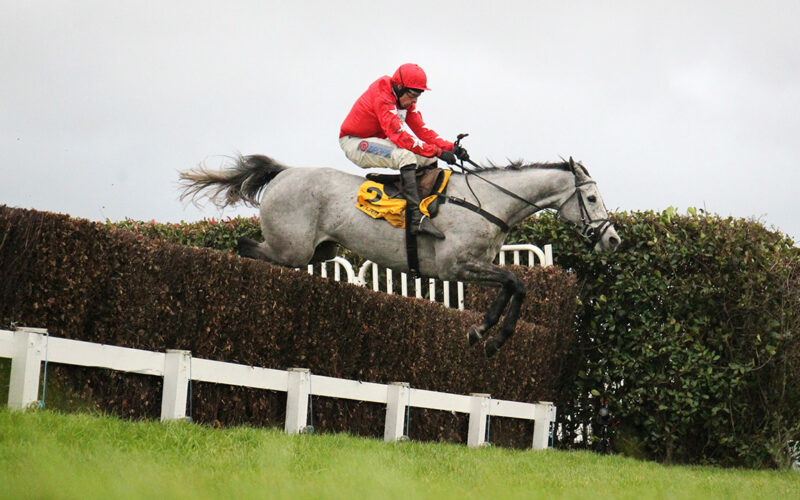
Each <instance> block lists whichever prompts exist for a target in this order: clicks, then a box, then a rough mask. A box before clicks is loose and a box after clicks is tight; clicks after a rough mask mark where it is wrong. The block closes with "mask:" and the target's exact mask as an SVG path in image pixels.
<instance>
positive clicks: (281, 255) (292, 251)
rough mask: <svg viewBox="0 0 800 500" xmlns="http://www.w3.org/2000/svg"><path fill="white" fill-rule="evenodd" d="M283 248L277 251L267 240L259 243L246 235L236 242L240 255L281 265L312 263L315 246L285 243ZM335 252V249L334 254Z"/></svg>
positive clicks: (291, 265) (300, 265)
mask: <svg viewBox="0 0 800 500" xmlns="http://www.w3.org/2000/svg"><path fill="white" fill-rule="evenodd" d="M284 243H285V242H284ZM306 247H307V248H306ZM282 248H284V251H275V250H274V248H273V247H272V246H271V245H269V243H268V242H267V241H264V242H263V243H259V242H257V241H255V240H253V239H250V238H247V237H245V236H242V237H240V238H239V239H238V240H237V244H236V251H237V252H238V253H239V255H240V256H242V257H247V258H250V259H258V260H265V261H267V262H269V263H272V264H277V265H279V266H286V267H302V266H305V265H306V264H308V263H310V262H311V259H312V257H313V256H314V248H313V247H310V246H308V245H300V244H296V245H292V244H284V246H283V247H282ZM335 253H336V252H335V249H334V255H335Z"/></svg>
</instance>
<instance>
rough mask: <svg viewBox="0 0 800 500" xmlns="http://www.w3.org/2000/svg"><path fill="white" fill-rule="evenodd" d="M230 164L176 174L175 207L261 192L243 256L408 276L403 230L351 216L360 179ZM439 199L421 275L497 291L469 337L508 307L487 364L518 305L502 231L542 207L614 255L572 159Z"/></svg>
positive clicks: (424, 244) (605, 223) (269, 163)
mask: <svg viewBox="0 0 800 500" xmlns="http://www.w3.org/2000/svg"><path fill="white" fill-rule="evenodd" d="M232 160H233V161H232V163H231V164H230V165H227V166H226V167H225V168H223V169H221V170H211V169H209V168H207V167H206V166H204V165H203V164H201V165H200V166H199V167H197V168H196V169H193V170H189V171H185V172H181V174H180V178H181V182H182V185H183V193H182V195H181V199H185V198H187V197H188V198H192V199H195V198H196V197H197V196H198V195H200V194H201V192H204V191H206V190H208V192H204V193H203V194H204V195H206V196H207V197H208V198H209V199H211V201H213V202H214V203H215V204H216V205H217V206H219V207H225V206H227V205H231V204H234V203H237V202H244V203H247V204H250V205H252V206H254V207H256V206H258V205H259V203H258V202H257V198H258V196H259V193H261V192H262V191H263V193H262V194H261V203H260V206H261V216H260V219H261V230H262V233H263V235H264V241H263V242H261V243H258V242H256V241H253V240H251V239H249V238H240V239H239V247H238V250H239V254H240V255H242V256H244V257H250V258H255V259H262V260H266V261H269V262H271V263H273V264H278V265H282V266H289V267H302V266H305V265H307V264H309V263H313V262H319V261H324V260H328V259H332V258H333V257H334V256H335V255H336V251H337V246H338V245H342V246H344V247H345V248H348V249H350V250H351V251H353V252H355V253H357V254H358V255H360V256H362V257H363V258H365V259H369V260H371V261H373V262H377V263H378V264H380V265H382V266H385V267H388V268H391V269H395V270H398V271H403V272H408V261H407V254H406V242H405V231H404V230H402V229H398V228H395V227H393V226H391V225H390V224H388V223H387V222H385V221H381V220H375V219H372V218H371V217H369V216H368V215H366V214H364V213H363V212H361V211H360V210H358V209H357V208H356V194H357V192H358V188H359V186H360V185H361V184H362V183H363V182H364V178H363V177H359V176H357V175H352V174H349V173H346V172H343V171H340V170H336V169H332V168H291V167H287V166H285V165H282V164H280V163H278V162H277V161H275V160H273V159H271V158H268V157H266V156H262V155H251V156H238V157H236V158H233V159H232ZM442 201H445V203H444V204H442V205H441V206H440V208H439V212H438V215H437V216H436V225H437V227H438V228H439V229H440V230H441V231H443V232H444V234H445V235H446V239H444V240H437V239H434V238H432V237H429V236H420V237H419V238H418V256H419V272H420V274H422V275H423V276H427V277H435V278H439V279H442V280H459V281H465V282H471V283H478V284H481V285H488V286H496V287H500V292H499V294H498V296H497V298H496V299H495V301H494V302H493V304H492V305H491V307H490V308H489V310H488V311H487V312H486V315H485V317H484V319H483V321H482V322H481V323H480V324H477V325H473V326H472V327H470V329H469V331H468V332H467V337H468V340H469V343H470V345H474V344H475V343H477V342H478V341H480V340H482V338H483V336H484V334H485V333H486V332H487V331H488V330H489V329H490V328H491V327H493V326H494V325H496V324H497V323H498V322H499V320H500V316H501V315H502V314H503V311H505V310H506V308H507V307H508V311H506V314H505V317H504V319H503V323H502V325H501V326H500V329H499V331H498V333H497V335H496V336H494V337H490V338H488V339H487V340H486V342H485V345H484V350H485V353H486V355H487V356H489V357H491V356H492V355H494V354H495V353H496V352H497V350H498V349H499V348H500V347H501V346H502V345H503V344H504V343H505V342H506V341H507V340H508V338H509V337H510V336H511V335H512V334H513V333H514V329H515V327H516V323H517V320H518V319H519V314H520V307H521V304H522V301H523V300H524V298H525V287H524V286H523V284H522V281H521V280H520V279H519V278H518V277H517V276H515V275H514V274H513V273H512V272H510V271H509V270H508V269H506V268H503V267H501V266H498V265H495V264H493V263H492V261H493V260H494V258H495V256H496V255H497V253H498V252H499V251H500V247H501V246H502V245H503V241H504V240H505V237H506V232H507V231H508V228H509V227H511V226H513V225H514V224H517V223H518V222H520V221H522V220H523V219H525V218H526V217H528V216H530V215H531V214H533V213H535V212H537V211H539V210H541V209H555V210H558V212H559V214H560V216H561V217H562V218H563V219H566V220H568V221H570V222H572V223H573V224H575V225H576V226H577V228H578V229H579V231H580V232H581V234H583V235H584V236H586V237H587V238H589V239H590V241H591V242H592V243H593V244H594V248H595V250H604V251H608V250H614V249H615V248H616V247H617V246H619V244H620V238H619V236H618V235H617V232H616V230H615V229H614V226H613V225H612V224H611V222H610V221H609V218H608V213H607V211H606V208H605V205H604V203H603V200H602V198H601V197H600V192H599V191H598V190H597V184H596V183H595V181H593V180H592V178H591V177H590V176H589V173H588V171H587V170H586V168H584V167H583V165H581V164H580V163H577V162H575V161H573V160H572V158H570V159H569V161H564V162H561V163H535V164H527V165H525V164H521V163H513V164H511V165H509V166H507V167H504V168H501V167H489V168H482V169H481V170H479V171H472V172H465V173H463V174H461V173H454V174H453V175H451V177H450V181H449V183H448V185H447V188H446V196H445V197H443V199H442Z"/></svg>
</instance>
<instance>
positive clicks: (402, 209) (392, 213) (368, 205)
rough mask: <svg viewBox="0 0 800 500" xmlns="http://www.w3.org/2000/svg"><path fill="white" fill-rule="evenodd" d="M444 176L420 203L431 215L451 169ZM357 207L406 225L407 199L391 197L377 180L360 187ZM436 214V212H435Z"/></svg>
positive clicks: (392, 223) (396, 225)
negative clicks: (430, 208) (431, 205)
mask: <svg viewBox="0 0 800 500" xmlns="http://www.w3.org/2000/svg"><path fill="white" fill-rule="evenodd" d="M443 172H444V178H443V180H442V183H441V184H440V185H439V188H438V189H437V190H436V192H435V193H433V194H431V195H430V196H426V197H425V198H423V199H422V201H421V202H420V203H419V209H420V211H421V212H422V213H423V214H425V215H427V216H428V217H431V214H430V211H429V206H430V204H431V203H433V201H434V200H435V199H436V197H437V196H438V195H439V193H441V192H443V191H444V188H445V187H446V186H447V181H448V180H450V174H452V173H453V172H452V171H450V170H444V171H443ZM356 207H358V209H359V210H361V211H362V212H364V213H365V214H367V215H369V216H370V217H372V218H374V219H381V218H383V219H386V220H387V221H388V222H389V224H391V225H393V226H394V227H402V228H404V227H406V200H404V199H403V198H390V197H389V196H387V195H386V192H385V191H384V186H383V184H381V183H379V182H375V181H366V182H364V183H363V184H361V187H360V188H359V189H358V202H357V203H356ZM434 215H435V214H434Z"/></svg>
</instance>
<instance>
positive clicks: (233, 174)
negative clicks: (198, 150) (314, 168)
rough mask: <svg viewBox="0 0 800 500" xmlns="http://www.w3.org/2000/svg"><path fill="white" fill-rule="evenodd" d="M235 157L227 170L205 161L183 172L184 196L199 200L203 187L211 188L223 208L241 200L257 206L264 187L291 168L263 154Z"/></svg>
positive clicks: (213, 197) (217, 202)
mask: <svg viewBox="0 0 800 500" xmlns="http://www.w3.org/2000/svg"><path fill="white" fill-rule="evenodd" d="M231 160H232V164H230V165H229V166H228V167H227V168H225V169H223V170H211V169H209V168H208V167H206V166H205V164H203V163H201V164H200V165H198V166H197V168H194V169H192V170H187V171H185V172H181V173H180V179H181V182H180V184H181V186H182V187H183V193H182V194H181V197H180V199H181V200H183V199H185V198H190V199H191V200H192V201H196V198H197V197H198V196H199V195H200V194H201V192H202V191H204V190H206V189H208V188H211V189H212V190H211V192H210V193H208V194H204V196H206V197H208V199H210V200H211V201H212V202H213V203H214V204H215V205H216V206H218V207H220V208H222V207H225V206H228V205H233V204H235V203H238V202H240V201H241V202H244V203H246V204H248V205H252V206H254V207H257V206H258V195H259V193H260V192H261V190H262V189H264V187H265V186H266V185H267V184H268V183H269V181H271V180H272V179H274V178H275V176H276V175H278V174H279V173H281V172H282V171H284V170H286V169H287V168H289V167H287V166H285V165H281V164H280V163H279V162H277V161H275V160H273V159H272V158H269V157H267V156H263V155H250V156H242V155H237V156H236V157H235V158H231Z"/></svg>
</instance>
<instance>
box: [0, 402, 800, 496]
mask: <svg viewBox="0 0 800 500" xmlns="http://www.w3.org/2000/svg"><path fill="white" fill-rule="evenodd" d="M0 497H2V498H65V499H69V498H81V499H83V498H154V497H157V498H162V497H165V498H192V499H201V498H240V497H263V498H292V499H294V498H315V499H316V498H337V499H338V498H436V499H445V498H492V499H494V498H552V497H557V498H596V497H599V498H637V499H638V498H703V499H706V498H709V497H712V498H754V497H757V498H800V474H798V473H797V472H794V471H752V470H735V469H720V468H713V467H666V466H662V465H659V464H655V463H649V462H640V461H636V460H633V459H629V458H623V457H618V456H600V455H596V454H593V453H588V452H580V453H578V452H561V451H553V450H548V451H542V452H532V451H520V450H506V449H500V448H481V449H469V448H466V447H464V446H458V445H447V444H434V443H415V442H402V443H393V444H389V443H384V442H382V441H380V440H377V439H365V438H358V437H352V436H347V435H341V434H337V435H331V434H320V435H297V436H287V435H285V434H283V433H282V432H281V431H279V430H274V429H273V430H270V429H253V428H247V427H237V428H230V429H213V428H209V427H204V426H200V425H194V424H190V423H166V424H162V423H159V422H145V421H137V422H129V421H122V420H119V419H116V418H113V417H108V416H102V415H90V414H61V413H55V412H52V411H41V410H36V411H27V412H12V411H9V410H6V409H3V410H0Z"/></svg>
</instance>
